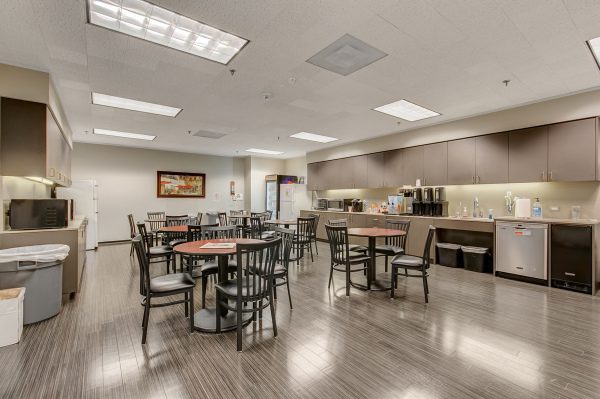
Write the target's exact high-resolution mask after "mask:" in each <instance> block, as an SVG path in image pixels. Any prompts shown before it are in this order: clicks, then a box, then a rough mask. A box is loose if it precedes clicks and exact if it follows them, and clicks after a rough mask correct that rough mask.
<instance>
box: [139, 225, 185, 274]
mask: <svg viewBox="0 0 600 399" xmlns="http://www.w3.org/2000/svg"><path fill="white" fill-rule="evenodd" d="M137 227H138V232H139V233H140V234H141V236H142V239H143V243H144V252H145V253H146V258H147V259H148V263H161V262H165V261H166V262H167V274H168V273H170V271H169V270H170V269H169V268H170V266H171V258H173V273H175V272H176V264H175V263H176V262H175V253H174V252H173V247H170V246H168V245H155V246H153V245H152V244H153V235H152V234H151V233H148V231H147V230H146V224H145V223H138V224H137ZM153 259H154V261H152V260H153Z"/></svg>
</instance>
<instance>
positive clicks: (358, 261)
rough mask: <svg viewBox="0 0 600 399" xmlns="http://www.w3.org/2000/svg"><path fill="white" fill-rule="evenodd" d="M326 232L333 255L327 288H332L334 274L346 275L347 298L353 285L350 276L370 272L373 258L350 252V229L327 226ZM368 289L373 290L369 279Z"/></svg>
mask: <svg viewBox="0 0 600 399" xmlns="http://www.w3.org/2000/svg"><path fill="white" fill-rule="evenodd" d="M325 231H326V232H327V238H328V240H329V251H330V254H331V268H330V270H329V283H328V285H327V288H331V282H332V280H333V272H334V271H339V272H343V273H345V274H346V296H349V295H350V284H351V279H350V275H351V274H352V273H356V272H363V273H364V272H366V271H368V269H369V267H370V263H371V257H370V256H368V255H366V254H364V253H360V252H353V251H350V245H349V242H348V227H346V226H331V225H329V224H326V225H325ZM357 266H359V267H357ZM367 289H368V290H370V289H371V283H370V280H369V279H367Z"/></svg>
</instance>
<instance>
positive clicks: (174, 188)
mask: <svg viewBox="0 0 600 399" xmlns="http://www.w3.org/2000/svg"><path fill="white" fill-rule="evenodd" d="M156 196H157V197H159V198H204V197H206V174H204V173H189V172H166V171H161V170H159V171H158V172H156Z"/></svg>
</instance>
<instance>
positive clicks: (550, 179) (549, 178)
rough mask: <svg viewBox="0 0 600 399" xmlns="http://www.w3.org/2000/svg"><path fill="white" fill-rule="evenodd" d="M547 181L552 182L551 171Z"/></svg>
mask: <svg viewBox="0 0 600 399" xmlns="http://www.w3.org/2000/svg"><path fill="white" fill-rule="evenodd" d="M548 181H552V171H550V172H549V173H548Z"/></svg>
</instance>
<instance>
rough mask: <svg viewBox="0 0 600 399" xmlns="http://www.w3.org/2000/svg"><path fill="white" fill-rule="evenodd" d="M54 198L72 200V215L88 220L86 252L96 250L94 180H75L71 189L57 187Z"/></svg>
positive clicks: (96, 195) (96, 197) (96, 202)
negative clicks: (84, 217)
mask: <svg viewBox="0 0 600 399" xmlns="http://www.w3.org/2000/svg"><path fill="white" fill-rule="evenodd" d="M56 198H59V199H67V200H70V199H72V200H73V214H75V215H82V216H86V217H87V218H88V225H87V237H86V248H85V249H86V250H88V249H96V248H98V185H97V184H96V181H95V180H77V181H74V182H72V184H71V187H58V188H57V189H56Z"/></svg>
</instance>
